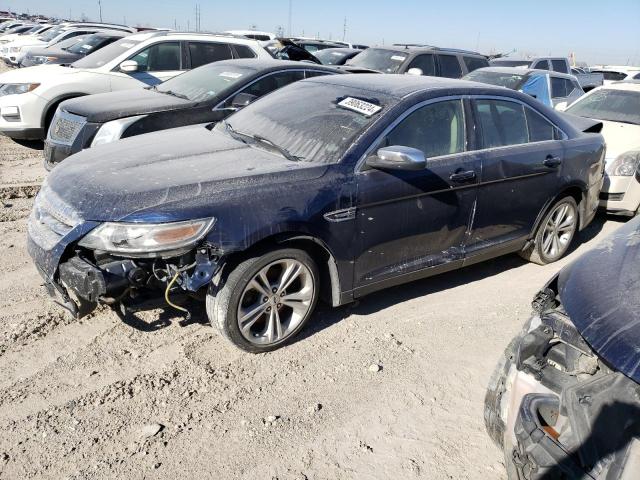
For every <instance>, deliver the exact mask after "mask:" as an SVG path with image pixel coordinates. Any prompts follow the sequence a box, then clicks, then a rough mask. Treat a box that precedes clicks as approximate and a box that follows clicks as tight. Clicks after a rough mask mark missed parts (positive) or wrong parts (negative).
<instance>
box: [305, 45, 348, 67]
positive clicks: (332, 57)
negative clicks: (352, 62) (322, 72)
mask: <svg viewBox="0 0 640 480" xmlns="http://www.w3.org/2000/svg"><path fill="white" fill-rule="evenodd" d="M313 54H314V56H315V57H316V58H317V59H318V60H320V61H321V62H322V64H323V65H340V64H341V63H342V61H343V60H344V58H345V57H347V56H349V55H351V51H350V50H347V51H345V50H333V49H331V48H328V49H325V50H318V51H317V52H314V53H313Z"/></svg>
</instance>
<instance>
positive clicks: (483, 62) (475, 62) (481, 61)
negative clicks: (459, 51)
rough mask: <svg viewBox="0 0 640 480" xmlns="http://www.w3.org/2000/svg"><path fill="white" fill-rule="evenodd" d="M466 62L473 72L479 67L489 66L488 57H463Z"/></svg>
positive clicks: (469, 69)
mask: <svg viewBox="0 0 640 480" xmlns="http://www.w3.org/2000/svg"><path fill="white" fill-rule="evenodd" d="M462 60H463V61H464V64H465V65H466V67H467V70H468V71H469V72H473V71H474V70H477V69H478V68H484V67H488V66H489V61H488V60H487V59H486V58H479V57H462Z"/></svg>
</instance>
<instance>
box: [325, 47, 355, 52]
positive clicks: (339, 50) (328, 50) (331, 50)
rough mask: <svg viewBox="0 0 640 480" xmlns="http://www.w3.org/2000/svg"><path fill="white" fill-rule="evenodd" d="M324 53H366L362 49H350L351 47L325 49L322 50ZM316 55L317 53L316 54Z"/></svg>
mask: <svg viewBox="0 0 640 480" xmlns="http://www.w3.org/2000/svg"><path fill="white" fill-rule="evenodd" d="M321 51H322V52H329V53H330V52H342V53H352V52H364V50H362V49H361V48H349V47H335V48H325V49H323V50H321ZM314 53H315V52H314Z"/></svg>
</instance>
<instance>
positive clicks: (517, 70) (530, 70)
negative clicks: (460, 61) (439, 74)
mask: <svg viewBox="0 0 640 480" xmlns="http://www.w3.org/2000/svg"><path fill="white" fill-rule="evenodd" d="M478 70H482V71H483V72H495V73H514V74H515V73H517V74H520V75H529V74H531V73H540V74H549V75H550V76H552V77H560V78H566V79H567V80H572V79H573V78H574V76H573V75H570V74H568V73H562V72H555V71H553V70H541V69H539V68H521V67H482V68H478V69H476V70H474V72H475V71H478Z"/></svg>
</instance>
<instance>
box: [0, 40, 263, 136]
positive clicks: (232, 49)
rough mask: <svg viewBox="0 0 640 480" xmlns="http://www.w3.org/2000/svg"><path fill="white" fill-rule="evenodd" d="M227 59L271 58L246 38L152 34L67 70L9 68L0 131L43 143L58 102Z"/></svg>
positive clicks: (0, 89)
mask: <svg viewBox="0 0 640 480" xmlns="http://www.w3.org/2000/svg"><path fill="white" fill-rule="evenodd" d="M231 58H272V57H271V55H270V54H269V53H268V52H267V51H266V50H265V49H264V48H262V47H261V46H260V43H259V42H257V41H256V40H251V39H247V38H238V37H233V36H228V35H217V34H201V33H177V32H152V33H139V34H135V35H129V36H127V37H125V38H123V39H122V40H119V41H117V42H114V43H112V44H111V45H108V46H106V47H104V48H102V49H100V50H98V51H97V52H94V53H92V54H91V55H87V56H86V57H84V58H83V59H81V60H78V61H77V62H75V63H73V64H71V65H70V66H68V67H65V66H62V65H40V66H36V67H28V68H21V69H18V70H12V71H9V72H6V73H3V74H0V133H1V134H4V135H6V136H8V137H11V138H15V139H23V140H36V139H44V138H45V137H46V134H47V130H48V127H49V123H50V121H51V118H52V117H53V114H54V113H55V111H56V108H57V107H58V104H59V103H60V102H62V101H63V100H67V99H69V98H74V97H79V96H82V95H91V94H94V93H106V92H112V91H115V90H126V89H130V88H141V87H145V86H152V85H157V84H158V83H160V82H163V81H164V80H167V79H169V78H171V77H173V76H175V75H178V74H179V73H182V72H184V71H185V70H189V69H191V68H195V67H199V66H200V65H204V64H206V63H211V62H216V61H218V60H228V59H231ZM70 128H72V127H70Z"/></svg>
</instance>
